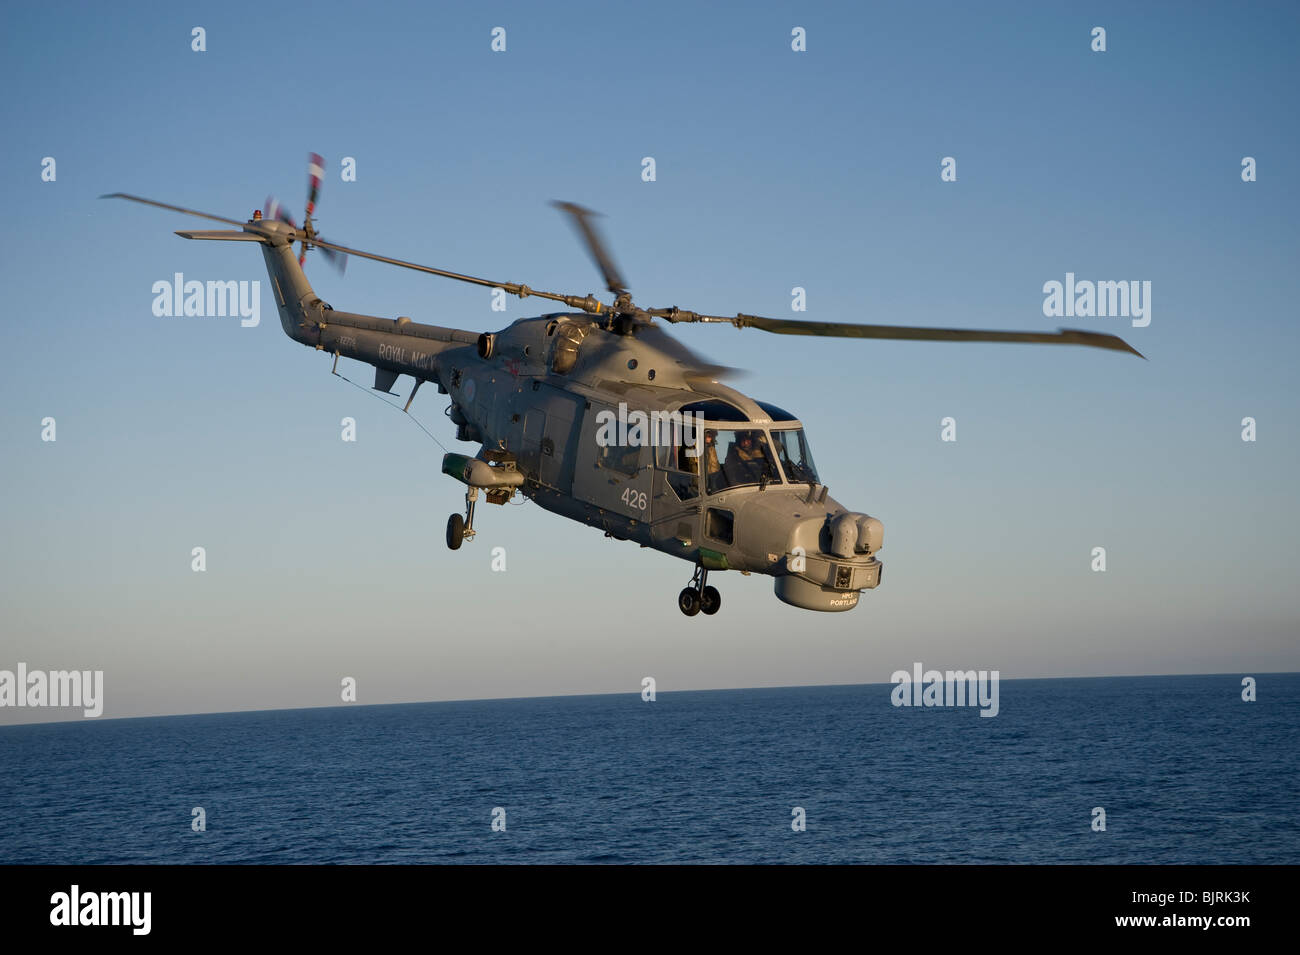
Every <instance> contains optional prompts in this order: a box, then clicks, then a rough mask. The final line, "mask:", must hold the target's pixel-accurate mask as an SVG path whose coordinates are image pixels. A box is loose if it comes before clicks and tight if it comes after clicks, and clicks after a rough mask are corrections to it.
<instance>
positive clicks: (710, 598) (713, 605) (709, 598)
mask: <svg viewBox="0 0 1300 955" xmlns="http://www.w3.org/2000/svg"><path fill="white" fill-rule="evenodd" d="M721 606H722V594H720V593H718V588H717V587H705V588H704V589H703V590H702V591H700V611H701V612H702V613H707V614H709V615H713V614H715V613H717V612H718V608H719V607H721Z"/></svg>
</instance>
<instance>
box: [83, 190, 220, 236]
mask: <svg viewBox="0 0 1300 955" xmlns="http://www.w3.org/2000/svg"><path fill="white" fill-rule="evenodd" d="M99 198H101V199H130V200H131V201H132V202H142V203H144V204H145V205H146V206H157V207H158V208H159V209H170V210H172V211H173V212H183V213H185V214H186V215H187V216H198V217H199V218H200V219H211V220H212V221H213V222H224V223H226V224H227V225H233V226H238V227H239V228H241V229H242V228H243V227H244V226H245V225H246V223H243V222H238V221H236V220H234V219H227V218H226V217H225V216H214V215H209V214H208V213H206V212H198V211H196V210H194V209H186V208H185V207H184V206H173V205H169V204H167V203H166V202H155V201H154V200H153V199H145V198H144V197H142V196H133V195H130V194H129V193H125V192H110V193H108V194H107V195H104V196H100V197H99Z"/></svg>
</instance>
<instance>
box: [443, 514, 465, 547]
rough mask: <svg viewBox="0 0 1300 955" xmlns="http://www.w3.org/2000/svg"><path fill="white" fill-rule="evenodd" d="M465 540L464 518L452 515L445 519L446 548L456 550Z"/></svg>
mask: <svg viewBox="0 0 1300 955" xmlns="http://www.w3.org/2000/svg"><path fill="white" fill-rule="evenodd" d="M464 540H465V518H463V517H461V516H460V515H459V514H453V515H451V517H449V518H447V546H448V547H450V548H451V549H452V550H458V549H459V548H460V545H461V544H462V543H463V542H464Z"/></svg>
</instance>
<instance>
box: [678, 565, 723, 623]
mask: <svg viewBox="0 0 1300 955" xmlns="http://www.w3.org/2000/svg"><path fill="white" fill-rule="evenodd" d="M708 582H709V572H708V570H706V569H705V567H704V566H703V565H702V564H696V565H695V576H694V577H692V578H691V583H690V585H689V586H688V587H687V588H686V589H685V590H683V591H682V592H681V593H680V594H678V595H677V609H678V610H680V611H681V612H682V613H684V614H686V616H688V617H694V616H695V615H696V614H697V613H699V612H700V611H703V612H704V613H706V614H710V615H712V614H715V613H717V612H718V609H719V608H720V607H721V606H722V594H720V593H718V588H716V587H709V586H707V585H708Z"/></svg>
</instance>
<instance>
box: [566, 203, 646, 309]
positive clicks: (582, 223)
mask: <svg viewBox="0 0 1300 955" xmlns="http://www.w3.org/2000/svg"><path fill="white" fill-rule="evenodd" d="M551 205H553V206H555V208H557V209H559V210H561V211H562V212H566V213H568V215H569V217H570V218H571V219H572V220H573V224H574V227H575V228H576V229H577V230H578V234H579V235H580V236H582V241H583V242H584V243H586V246H587V252H588V253H589V254H590V255H591V259H592V261H593V262H595V263H596V268H598V269H600V274H601V275H602V276H604V278H605V288H607V289H609V291H610V292H612V293H613V294H614V295H615V296H616V297H617V296H619V295H626V294H627V282H626V281H625V280H624V279H623V276H622V275H620V274H619V271H618V266H617V265H615V264H614V260H613V258H612V257H611V256H610V254H609V252H608V251H607V250H606V248H605V243H604V242H602V241H601V239H600V236H599V235H598V234H597V232H596V228H595V226H593V225H592V224H591V221H590V220H591V219H592V218H593V217H594V216H596V215H599V213H596V212H592V211H591V210H590V209H584V208H583V207H582V206H580V205H577V204H576V203H573V202H560V201H558V200H557V201H555V202H552V203H551Z"/></svg>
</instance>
